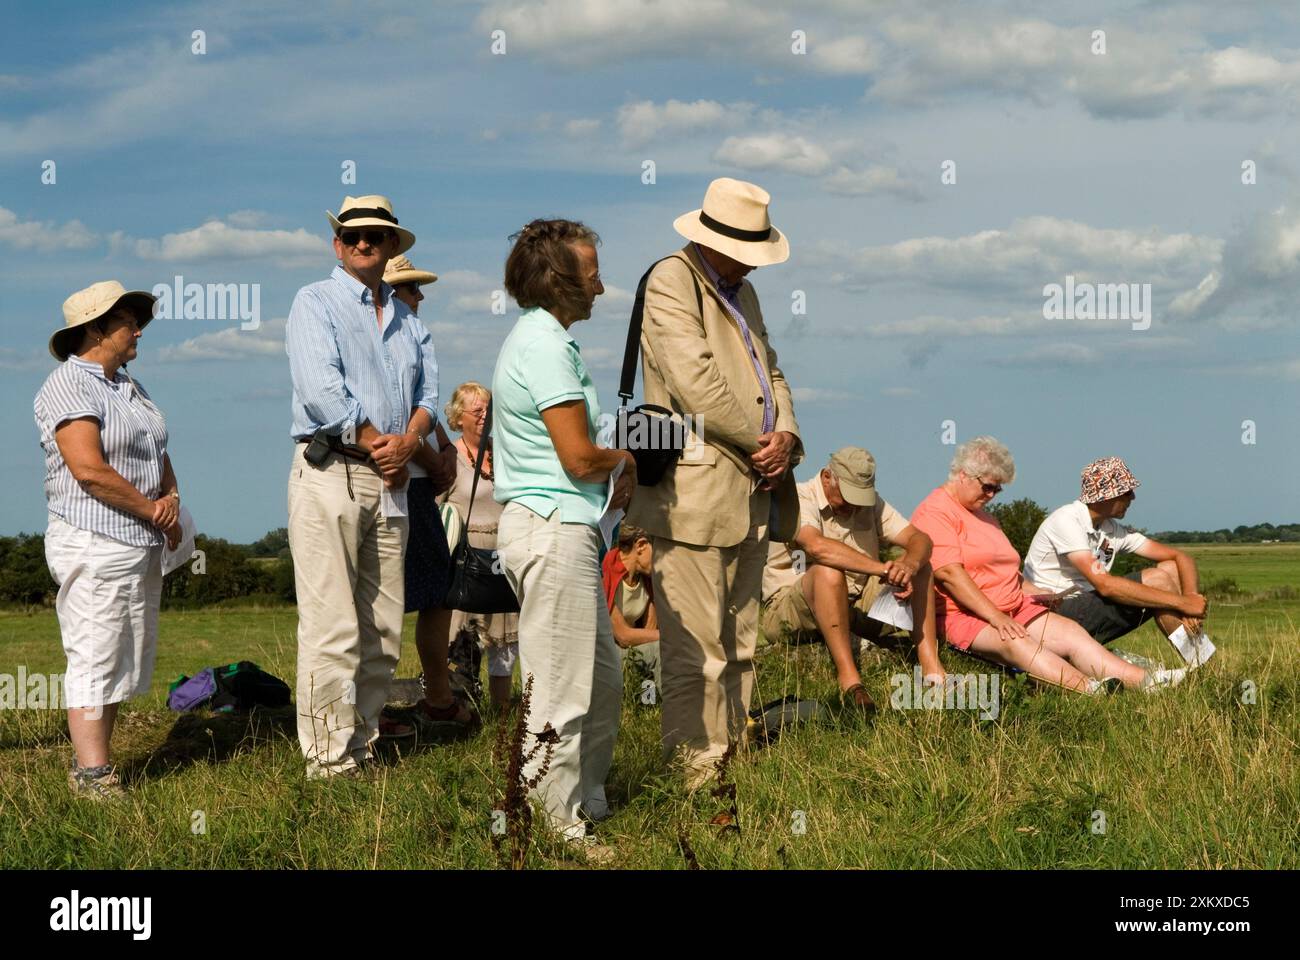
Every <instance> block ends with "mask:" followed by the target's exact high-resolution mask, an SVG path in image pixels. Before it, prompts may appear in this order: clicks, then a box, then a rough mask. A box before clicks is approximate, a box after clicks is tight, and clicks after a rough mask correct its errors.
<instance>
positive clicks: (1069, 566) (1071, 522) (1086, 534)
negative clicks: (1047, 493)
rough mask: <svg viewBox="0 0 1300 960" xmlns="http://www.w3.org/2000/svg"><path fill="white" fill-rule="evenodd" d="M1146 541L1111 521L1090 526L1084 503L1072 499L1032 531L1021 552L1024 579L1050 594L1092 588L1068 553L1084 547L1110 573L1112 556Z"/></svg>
mask: <svg viewBox="0 0 1300 960" xmlns="http://www.w3.org/2000/svg"><path fill="white" fill-rule="evenodd" d="M1146 542H1147V538H1146V537H1145V536H1143V535H1142V534H1140V533H1138V532H1137V531H1136V530H1130V529H1129V528H1128V527H1126V526H1124V525H1123V524H1122V523H1116V522H1115V521H1114V520H1103V521H1102V522H1101V526H1099V527H1094V526H1093V525H1092V516H1091V515H1090V514H1089V513H1088V505H1087V504H1085V503H1084V502H1083V501H1082V500H1075V501H1074V502H1073V503H1067V504H1066V505H1065V506H1063V507H1059V508H1057V509H1056V510H1053V511H1052V512H1051V514H1049V515H1048V517H1047V519H1046V520H1044V521H1043V523H1042V525H1041V526H1040V527H1039V528H1038V532H1037V533H1035V534H1034V539H1033V542H1032V543H1030V544H1029V552H1028V553H1026V554H1025V579H1026V580H1028V581H1029V582H1030V583H1032V584H1033V585H1034V586H1036V587H1039V588H1041V589H1043V590H1051V591H1052V592H1053V593H1062V592H1064V591H1066V590H1071V589H1074V588H1078V589H1080V590H1092V589H1093V586H1092V584H1091V583H1090V582H1089V580H1088V578H1087V577H1085V576H1084V575H1083V574H1082V573H1081V572H1080V571H1079V570H1078V568H1076V567H1075V565H1074V564H1073V563H1072V562H1070V559H1069V555H1070V554H1072V553H1076V552H1078V551H1080V550H1086V551H1087V552H1088V553H1090V554H1092V557H1093V559H1094V560H1095V561H1096V562H1097V563H1098V564H1100V565H1101V566H1102V568H1103V569H1105V571H1106V572H1107V573H1110V568H1111V566H1112V565H1113V564H1114V563H1115V557H1116V556H1118V555H1119V554H1121V553H1134V552H1136V551H1137V550H1138V549H1139V548H1140V547H1141V546H1142V544H1144V543H1146Z"/></svg>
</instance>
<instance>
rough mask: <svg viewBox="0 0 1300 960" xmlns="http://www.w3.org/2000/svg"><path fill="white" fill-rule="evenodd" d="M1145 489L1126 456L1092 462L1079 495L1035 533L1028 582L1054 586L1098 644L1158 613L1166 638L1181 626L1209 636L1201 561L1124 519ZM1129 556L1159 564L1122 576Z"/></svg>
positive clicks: (1066, 610)
mask: <svg viewBox="0 0 1300 960" xmlns="http://www.w3.org/2000/svg"><path fill="white" fill-rule="evenodd" d="M1137 487H1138V479H1137V478H1136V477H1135V476H1133V472H1132V471H1131V470H1129V468H1128V465H1127V464H1126V463H1124V461H1123V460H1121V459H1120V458H1119V457H1103V458H1102V459H1100V460H1094V461H1093V462H1092V463H1090V464H1088V465H1087V466H1086V467H1084V468H1083V471H1082V474H1081V483H1080V490H1079V499H1078V500H1075V501H1074V502H1072V503H1067V504H1066V505H1065V506H1063V507H1060V508H1059V509H1057V510H1054V511H1053V512H1052V513H1051V514H1050V515H1048V517H1047V519H1046V520H1044V521H1043V522H1042V525H1041V526H1039V528H1038V532H1037V533H1035V534H1034V539H1033V541H1032V542H1031V543H1030V545H1029V550H1028V552H1027V553H1026V554H1025V569H1024V575H1025V579H1026V580H1028V581H1029V582H1030V583H1032V584H1033V585H1034V586H1035V587H1037V588H1038V589H1040V590H1044V591H1049V592H1050V595H1052V596H1054V597H1055V598H1056V599H1057V601H1058V602H1059V608H1058V610H1057V612H1058V613H1060V614H1061V615H1062V616H1065V617H1069V618H1070V619H1071V620H1074V621H1075V622H1076V623H1078V624H1080V625H1081V626H1082V627H1083V628H1084V629H1085V630H1087V631H1088V632H1089V633H1090V634H1092V636H1093V639H1095V640H1096V641H1097V642H1098V643H1103V644H1105V643H1110V641H1112V640H1114V639H1116V638H1117V637H1122V636H1124V635H1125V634H1127V633H1130V632H1131V631H1133V630H1135V629H1137V627H1138V626H1140V625H1141V624H1143V623H1145V622H1146V621H1147V620H1150V619H1151V618H1153V617H1154V618H1155V621H1156V623H1157V624H1158V625H1159V626H1160V629H1161V630H1162V631H1164V634H1165V636H1166V637H1168V636H1170V635H1171V634H1173V633H1175V631H1177V630H1178V629H1179V628H1180V627H1182V628H1185V631H1186V632H1187V633H1188V634H1190V635H1191V636H1193V637H1195V636H1197V635H1199V634H1201V633H1202V630H1203V627H1204V621H1205V612H1206V601H1205V597H1203V596H1202V595H1201V594H1200V593H1199V592H1198V590H1199V581H1198V578H1197V573H1196V561H1195V560H1193V559H1192V558H1191V557H1190V556H1188V555H1187V554H1186V553H1184V552H1183V551H1181V550H1178V549H1175V548H1174V547H1171V546H1168V545H1166V544H1163V543H1159V542H1157V541H1155V540H1152V539H1151V538H1150V537H1148V536H1146V535H1145V534H1143V533H1140V532H1138V531H1136V530H1133V529H1130V528H1129V527H1126V526H1125V525H1123V524H1122V523H1120V522H1119V521H1120V519H1121V518H1122V517H1123V516H1124V515H1125V514H1126V513H1127V512H1128V508H1129V504H1131V503H1132V502H1133V501H1134V499H1135V498H1136V495H1135V494H1134V492H1133V491H1134V490H1136V489H1137ZM1121 553H1134V554H1137V555H1138V556H1139V557H1143V558H1144V559H1147V560H1154V561H1155V563H1156V565H1155V566H1154V567H1148V568H1146V569H1145V570H1138V571H1134V572H1133V573H1130V574H1128V575H1127V576H1117V575H1115V574H1112V573H1111V572H1110V570H1111V567H1112V565H1113V564H1114V563H1115V558H1116V557H1117V556H1118V555H1119V554H1121ZM1180 636H1181V635H1180ZM1175 645H1176V646H1177V644H1175Z"/></svg>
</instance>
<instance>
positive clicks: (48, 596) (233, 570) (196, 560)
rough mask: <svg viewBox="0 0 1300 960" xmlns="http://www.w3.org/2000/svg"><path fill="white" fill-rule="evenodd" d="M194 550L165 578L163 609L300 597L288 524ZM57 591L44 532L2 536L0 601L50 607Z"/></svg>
mask: <svg viewBox="0 0 1300 960" xmlns="http://www.w3.org/2000/svg"><path fill="white" fill-rule="evenodd" d="M194 549H195V553H194V555H193V556H191V558H190V560H189V561H188V562H187V563H185V564H184V565H183V566H181V568H180V569H179V570H176V571H175V572H174V573H171V574H169V575H168V576H167V577H166V578H165V579H164V580H163V594H162V606H163V609H164V610H167V609H182V608H187V607H205V606H211V605H213V604H219V603H224V602H227V601H234V602H239V603H267V604H270V603H293V602H294V600H295V599H296V594H295V592H294V580H293V558H292V557H290V555H289V531H288V530H287V529H286V528H284V527H281V528H280V529H279V530H272V531H271V532H270V533H268V534H267V535H266V536H264V537H262V538H261V539H260V540H258V541H257V542H256V543H251V544H238V543H230V542H228V541H226V540H222V539H220V538H217V537H208V536H204V535H203V534H199V535H198V536H197V537H195V539H194ZM57 591H58V588H57V587H56V586H55V584H54V578H53V577H51V576H50V570H49V567H48V566H47V565H46V563H45V537H44V535H43V534H39V533H36V534H19V535H18V536H16V537H0V604H6V605H11V606H12V605H18V606H25V607H31V606H52V605H53V604H54V598H55V594H56V593H57Z"/></svg>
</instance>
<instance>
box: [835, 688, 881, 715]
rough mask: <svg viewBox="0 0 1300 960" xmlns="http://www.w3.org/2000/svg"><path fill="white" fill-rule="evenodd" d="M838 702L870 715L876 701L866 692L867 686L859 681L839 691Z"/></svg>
mask: <svg viewBox="0 0 1300 960" xmlns="http://www.w3.org/2000/svg"><path fill="white" fill-rule="evenodd" d="M840 702H841V703H843V704H844V706H846V707H851V708H853V709H855V710H860V711H862V713H863V714H864V715H866V716H871V715H872V714H873V713H875V712H876V701H874V700H872V699H871V694H869V693H867V688H866V687H864V686H863V685H862V684H860V683H855V684H854V685H853V686H851V687H849V688H848V689H847V690H842V691H840Z"/></svg>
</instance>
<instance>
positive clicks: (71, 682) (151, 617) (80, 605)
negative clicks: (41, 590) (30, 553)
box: [45, 516, 163, 707]
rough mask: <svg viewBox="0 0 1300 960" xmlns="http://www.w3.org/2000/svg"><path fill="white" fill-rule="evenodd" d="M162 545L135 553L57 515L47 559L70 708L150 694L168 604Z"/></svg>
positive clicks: (52, 522)
mask: <svg viewBox="0 0 1300 960" xmlns="http://www.w3.org/2000/svg"><path fill="white" fill-rule="evenodd" d="M162 550H163V548H162V547H161V546H155V547H135V546H131V545H130V544H126V543H120V542H119V541H117V540H113V539H112V538H110V537H105V536H103V535H102V534H98V533H93V532H91V531H90V530H82V529H81V528H79V527H74V526H72V525H71V524H69V523H67V522H65V521H64V520H62V519H60V518H59V517H55V516H51V517H50V523H49V527H48V529H47V530H46V531H45V561H46V563H47V564H48V565H49V568H50V575H51V576H52V577H54V582H55V583H57V584H58V585H59V594H58V597H57V599H56V600H55V610H56V611H57V612H58V616H59V633H60V634H61V635H62V637H63V652H64V653H65V654H67V657H68V672H67V674H66V675H65V676H64V678H63V691H64V700H65V703H64V706H67V707H102V706H107V705H108V704H110V703H121V702H122V701H123V700H127V699H129V698H131V697H133V696H137V695H139V694H142V693H148V692H149V684H150V683H151V682H152V681H153V662H154V654H155V653H156V651H157V648H158V605H159V604H160V603H161V602H162Z"/></svg>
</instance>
